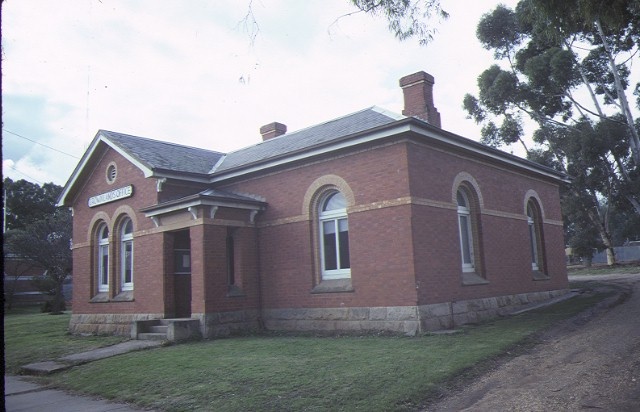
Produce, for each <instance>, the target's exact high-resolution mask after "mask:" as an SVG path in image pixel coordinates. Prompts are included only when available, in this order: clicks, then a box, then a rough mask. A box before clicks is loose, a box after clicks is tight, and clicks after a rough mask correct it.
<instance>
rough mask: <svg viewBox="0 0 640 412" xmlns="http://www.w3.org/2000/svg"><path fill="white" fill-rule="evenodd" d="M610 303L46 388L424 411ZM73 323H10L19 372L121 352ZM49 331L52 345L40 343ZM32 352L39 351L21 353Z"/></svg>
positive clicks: (237, 346)
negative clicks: (567, 321) (451, 330)
mask: <svg viewBox="0 0 640 412" xmlns="http://www.w3.org/2000/svg"><path fill="white" fill-rule="evenodd" d="M604 296H605V295H603V294H596V295H593V294H585V295H583V296H580V297H576V298H573V299H571V300H568V301H565V302H563V303H560V304H557V305H555V306H553V307H551V308H547V309H544V310H540V311H536V312H529V313H526V314H522V315H519V316H514V317H508V318H503V319H499V320H496V321H492V322H488V323H484V324H481V325H477V326H470V327H465V328H463V329H462V330H461V332H460V333H457V334H453V335H424V336H419V337H392V336H360V337H354V336H340V337H317V336H302V335H297V336H292V335H274V334H271V335H261V336H251V337H237V338H230V339H220V340H211V341H202V342H194V343H189V344H181V345H175V346H169V347H163V348H158V349H153V350H147V351H141V352H134V353H129V354H126V355H121V356H116V357H113V358H109V359H104V360H101V361H96V362H93V363H89V364H85V365H82V366H76V367H74V368H72V369H70V370H68V371H65V372H63V373H60V374H57V375H54V376H51V377H47V378H43V379H44V380H45V381H46V382H50V383H53V384H55V385H58V386H60V387H63V388H66V389H71V390H74V391H78V392H83V393H87V394H92V395H97V396H101V397H105V398H109V399H114V400H120V401H126V402H131V403H136V404H138V405H140V406H143V407H149V408H154V409H160V410H168V411H190V410H216V411H217V410H220V411H248V410H251V411H283V410H284V411H287V410H288V411H291V410H344V411H389V410H419V409H420V408H421V406H423V405H425V402H427V401H428V399H429V397H430V396H434V395H436V394H437V393H438V390H439V389H440V388H442V387H443V386H444V385H447V384H450V383H452V382H455V381H460V380H461V379H470V378H471V377H473V376H474V374H475V373H478V372H479V371H482V370H483V368H486V367H488V366H487V365H489V364H490V362H487V361H488V360H491V359H494V358H495V357H496V356H500V355H501V354H504V353H505V352H507V351H510V350H513V349H515V348H517V347H518V345H521V344H523V343H529V342H531V341H532V340H533V339H531V338H527V337H531V336H532V334H534V333H535V332H537V331H540V330H541V329H543V328H545V327H547V326H549V325H550V324H552V323H553V322H555V321H557V320H560V319H564V318H566V317H569V316H571V315H574V314H576V313H578V312H580V311H581V310H583V309H585V308H587V307H589V306H591V305H593V304H594V303H596V302H597V301H599V300H600V299H602V298H604ZM12 317H14V319H12ZM18 317H22V319H17V318H18ZM24 317H26V318H24ZM29 317H31V318H29ZM65 318H66V320H67V321H68V316H67V315H62V316H50V315H39V314H32V315H9V316H5V334H6V336H7V338H6V344H7V358H8V360H10V361H11V364H12V365H14V366H15V365H18V364H24V363H28V362H30V361H33V360H36V359H37V358H38V357H40V358H41V359H50V358H54V357H56V356H59V354H62V353H69V352H76V351H78V350H80V349H81V347H80V346H79V345H81V344H82V345H87V346H91V345H98V344H104V343H107V342H112V341H109V339H112V338H105V337H93V338H73V337H71V336H69V335H66V334H65V332H64V328H65V327H66V325H65V322H66V321H65ZM7 321H9V322H7ZM41 330H48V331H49V332H48V334H49V336H50V337H49V338H44V337H43V338H40V337H39V336H40V335H38V333H39V332H40V331H41ZM29 336H31V338H29ZM23 345H24V346H27V345H29V346H30V348H29V349H27V348H22V347H16V346H23ZM69 345H73V346H74V347H70V346H69ZM32 351H33V352H35V353H34V354H32V353H31V352H32ZM483 361H484V363H483ZM478 365H480V366H478Z"/></svg>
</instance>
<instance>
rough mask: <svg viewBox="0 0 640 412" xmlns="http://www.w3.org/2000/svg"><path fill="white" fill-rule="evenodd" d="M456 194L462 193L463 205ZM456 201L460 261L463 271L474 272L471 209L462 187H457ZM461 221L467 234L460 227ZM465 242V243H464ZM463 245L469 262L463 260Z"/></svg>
mask: <svg viewBox="0 0 640 412" xmlns="http://www.w3.org/2000/svg"><path fill="white" fill-rule="evenodd" d="M458 195H462V198H463V200H464V206H463V205H460V202H459V201H458ZM456 201H457V202H458V237H459V238H460V261H461V263H462V271H463V272H475V270H476V269H475V255H474V250H473V238H474V234H473V225H472V223H471V209H470V207H469V204H470V203H469V197H468V196H467V194H466V193H465V191H464V190H463V189H458V192H457V193H456ZM463 221H464V222H465V223H466V227H467V234H466V236H465V234H464V232H463V230H462V227H463ZM465 242H466V245H465ZM465 246H467V248H468V250H469V262H465V256H464V255H465V253H464V251H465Z"/></svg>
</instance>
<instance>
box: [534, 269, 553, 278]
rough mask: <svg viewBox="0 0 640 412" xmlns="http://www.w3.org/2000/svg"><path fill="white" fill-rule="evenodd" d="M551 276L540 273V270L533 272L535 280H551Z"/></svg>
mask: <svg viewBox="0 0 640 412" xmlns="http://www.w3.org/2000/svg"><path fill="white" fill-rule="evenodd" d="M550 279H551V276H549V275H547V274H545V273H544V272H540V271H539V270H534V271H533V280H550Z"/></svg>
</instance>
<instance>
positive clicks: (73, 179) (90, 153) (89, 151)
mask: <svg viewBox="0 0 640 412" xmlns="http://www.w3.org/2000/svg"><path fill="white" fill-rule="evenodd" d="M101 142H102V143H104V144H106V145H107V146H109V147H110V148H112V149H113V150H115V151H116V152H118V153H119V154H120V155H122V156H123V157H124V158H126V159H127V160H128V161H130V162H131V163H133V164H134V165H136V167H138V168H139V169H140V170H141V171H142V173H144V177H149V176H151V175H152V174H153V172H152V170H151V169H149V168H148V167H147V166H145V165H143V164H142V163H140V162H139V161H138V160H136V159H134V158H133V157H131V155H129V154H128V153H127V152H125V151H124V150H122V149H121V148H119V147H118V146H116V145H114V144H113V143H112V142H111V141H109V139H108V138H106V137H105V136H103V135H102V134H101V133H98V138H97V139H94V140H93V142H91V146H89V148H88V149H87V151H86V152H85V153H84V156H82V159H80V163H78V166H76V168H75V170H74V171H73V174H72V175H71V177H70V178H69V180H68V181H67V184H66V185H65V187H64V189H63V191H62V193H61V194H60V197H59V199H60V201H59V202H58V203H57V204H56V206H63V205H64V201H65V199H66V197H67V196H68V194H69V191H70V190H71V188H72V187H73V186H75V184H76V182H77V180H78V178H79V177H80V175H81V174H82V172H83V170H84V168H85V167H86V166H87V163H88V162H89V160H90V159H91V158H92V157H93V155H94V153H95V152H96V150H97V149H98V145H99V144H100V143H101Z"/></svg>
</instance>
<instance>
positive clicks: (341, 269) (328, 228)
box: [318, 192, 351, 280]
mask: <svg viewBox="0 0 640 412" xmlns="http://www.w3.org/2000/svg"><path fill="white" fill-rule="evenodd" d="M318 212H319V213H318V215H319V222H318V223H319V232H320V252H321V253H320V255H321V265H322V279H325V280H327V279H343V278H350V277H351V262H350V260H349V221H348V218H347V201H346V199H345V197H344V195H343V194H342V193H340V192H331V193H330V194H329V195H328V196H326V197H325V198H324V199H323V201H322V202H320V207H319V211H318Z"/></svg>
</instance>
